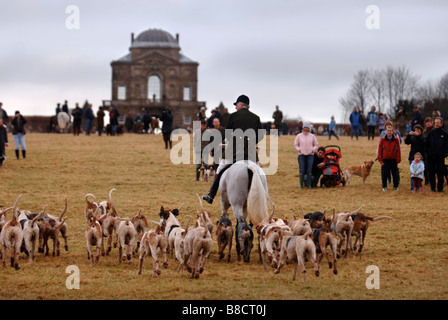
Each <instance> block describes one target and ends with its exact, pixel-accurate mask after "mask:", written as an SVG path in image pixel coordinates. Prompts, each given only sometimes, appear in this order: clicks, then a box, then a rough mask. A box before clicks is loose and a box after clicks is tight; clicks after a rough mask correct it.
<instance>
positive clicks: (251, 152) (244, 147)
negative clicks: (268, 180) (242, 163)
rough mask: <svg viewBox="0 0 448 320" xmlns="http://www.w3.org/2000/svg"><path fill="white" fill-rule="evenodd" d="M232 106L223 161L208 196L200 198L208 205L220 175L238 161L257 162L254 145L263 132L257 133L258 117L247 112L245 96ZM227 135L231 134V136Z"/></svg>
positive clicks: (212, 197)
mask: <svg viewBox="0 0 448 320" xmlns="http://www.w3.org/2000/svg"><path fill="white" fill-rule="evenodd" d="M234 105H235V107H236V110H237V111H236V112H234V113H232V114H231V115H230V117H229V120H228V122H227V126H226V138H227V140H228V146H227V150H226V151H225V154H224V157H223V158H224V159H223V160H222V161H221V163H220V164H219V166H218V169H217V170H216V174H215V177H214V179H213V183H212V185H211V187H210V191H209V193H208V195H206V196H203V197H202V199H204V200H205V201H207V202H208V203H210V204H212V203H213V199H214V197H215V196H216V193H217V191H218V187H219V180H220V178H221V175H222V173H223V172H224V171H225V170H226V169H228V168H229V167H230V166H231V165H232V164H233V163H234V162H236V161H239V160H251V161H253V162H257V154H256V144H257V143H258V142H260V141H261V140H262V139H263V138H264V133H263V131H259V130H261V129H262V126H261V121H260V117H259V116H257V115H256V114H255V113H252V112H251V111H249V97H247V96H246V95H241V96H239V97H238V99H237V100H236V102H235V103H234ZM229 133H231V136H230V135H229ZM246 134H248V135H249V136H251V135H253V138H255V139H252V140H251V139H250V137H249V136H247V135H246ZM227 135H229V136H227ZM252 141H254V142H252Z"/></svg>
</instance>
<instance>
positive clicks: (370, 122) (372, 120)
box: [367, 106, 379, 141]
mask: <svg viewBox="0 0 448 320" xmlns="http://www.w3.org/2000/svg"><path fill="white" fill-rule="evenodd" d="M375 110H376V108H375V106H372V108H371V109H370V111H369V113H368V114H367V140H370V137H372V141H373V140H375V129H376V126H377V124H378V120H379V117H378V114H377V113H376V112H375Z"/></svg>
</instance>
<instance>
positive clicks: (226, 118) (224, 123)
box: [221, 108, 230, 128]
mask: <svg viewBox="0 0 448 320" xmlns="http://www.w3.org/2000/svg"><path fill="white" fill-rule="evenodd" d="M229 117H230V113H229V109H227V108H224V112H223V113H222V115H221V126H222V127H223V128H226V127H227V122H228V121H229Z"/></svg>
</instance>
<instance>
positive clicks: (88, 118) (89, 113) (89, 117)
mask: <svg viewBox="0 0 448 320" xmlns="http://www.w3.org/2000/svg"><path fill="white" fill-rule="evenodd" d="M84 119H85V121H84V134H86V135H88V136H89V135H90V130H91V129H92V126H93V120H94V119H95V116H94V114H93V110H92V105H91V104H89V105H87V108H86V109H85V110H84Z"/></svg>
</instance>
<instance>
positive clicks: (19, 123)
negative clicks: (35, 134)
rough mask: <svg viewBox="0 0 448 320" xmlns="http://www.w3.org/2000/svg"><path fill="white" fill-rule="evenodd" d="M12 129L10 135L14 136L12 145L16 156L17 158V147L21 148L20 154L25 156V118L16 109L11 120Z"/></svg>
mask: <svg viewBox="0 0 448 320" xmlns="http://www.w3.org/2000/svg"><path fill="white" fill-rule="evenodd" d="M11 124H12V126H13V129H12V137H13V138H14V146H15V150H16V158H17V160H19V148H22V156H23V158H24V159H25V158H26V145H25V124H26V120H25V118H24V117H23V116H22V115H21V114H20V112H19V111H16V113H15V117H14V119H13V120H12V122H11Z"/></svg>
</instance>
